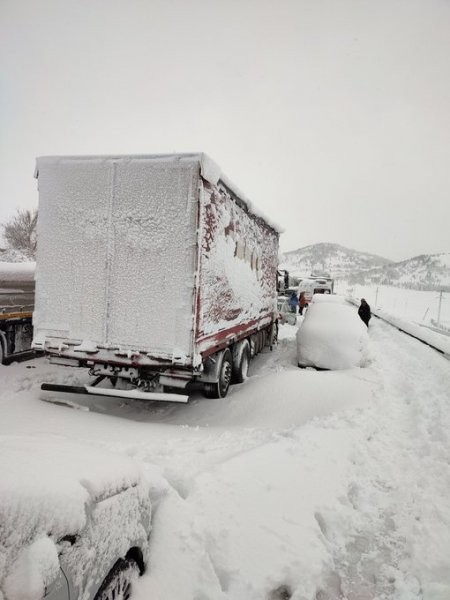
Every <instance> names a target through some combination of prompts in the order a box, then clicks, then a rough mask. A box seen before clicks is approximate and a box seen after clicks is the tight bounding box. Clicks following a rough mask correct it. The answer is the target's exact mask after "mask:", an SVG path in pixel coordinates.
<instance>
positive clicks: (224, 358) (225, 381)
mask: <svg viewBox="0 0 450 600" xmlns="http://www.w3.org/2000/svg"><path fill="white" fill-rule="evenodd" d="M219 360H220V368H219V380H218V381H217V382H216V383H206V384H205V387H204V393H205V396H206V397H207V398H225V396H226V395H227V394H228V389H229V387H230V382H231V375H232V371H233V358H232V356H231V352H230V350H229V349H228V348H226V349H225V350H224V351H223V352H222V354H221V356H220V358H219Z"/></svg>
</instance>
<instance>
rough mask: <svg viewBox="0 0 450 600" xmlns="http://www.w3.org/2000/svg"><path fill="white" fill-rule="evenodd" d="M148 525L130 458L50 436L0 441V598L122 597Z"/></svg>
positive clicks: (138, 565)
mask: <svg viewBox="0 0 450 600" xmlns="http://www.w3.org/2000/svg"><path fill="white" fill-rule="evenodd" d="M150 522H151V504H150V499H149V484H148V482H147V481H146V479H145V478H144V477H143V476H142V475H141V472H140V469H139V467H138V466H137V465H136V463H134V461H133V460H132V459H130V458H128V457H125V456H122V455H117V454H115V453H114V454H113V453H111V452H107V451H105V450H101V449H98V448H94V447H90V446H86V445H81V444H79V443H76V442H71V441H67V440H66V439H63V438H57V437H55V438H52V439H45V438H42V437H37V436H36V437H28V436H2V437H1V438H0V598H3V599H4V600H41V599H42V598H45V600H66V599H67V600H69V598H77V599H78V600H94V599H95V600H108V599H109V598H119V597H120V598H127V597H128V595H127V591H129V588H130V586H131V585H132V581H133V579H134V578H135V577H137V576H138V575H139V574H141V573H142V572H143V571H144V568H145V559H146V555H147V552H148V538H149V534H150Z"/></svg>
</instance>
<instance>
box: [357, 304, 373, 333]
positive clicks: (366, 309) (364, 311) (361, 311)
mask: <svg viewBox="0 0 450 600" xmlns="http://www.w3.org/2000/svg"><path fill="white" fill-rule="evenodd" d="M358 315H359V316H360V317H361V320H362V321H363V322H364V323H365V325H366V326H367V327H369V321H370V317H371V316H372V313H371V312H370V306H369V305H368V304H367V302H366V301H365V300H364V298H361V305H360V307H359V308H358Z"/></svg>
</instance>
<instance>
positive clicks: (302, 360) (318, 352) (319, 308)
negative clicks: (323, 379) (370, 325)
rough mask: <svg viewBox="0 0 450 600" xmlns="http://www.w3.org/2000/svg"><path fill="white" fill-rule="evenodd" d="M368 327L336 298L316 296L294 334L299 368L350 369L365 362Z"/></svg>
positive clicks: (342, 299) (348, 306)
mask: <svg viewBox="0 0 450 600" xmlns="http://www.w3.org/2000/svg"><path fill="white" fill-rule="evenodd" d="M367 341H368V336H367V328H366V326H365V325H364V323H363V322H362V321H361V319H360V318H359V316H358V313H357V310H356V309H355V307H354V306H351V305H350V304H348V303H347V302H346V301H345V299H344V298H343V297H341V296H337V295H324V294H315V295H314V296H313V301H312V303H311V305H310V306H309V309H308V311H307V312H306V316H305V319H304V320H303V322H302V324H301V326H300V327H299V329H298V332H297V358H298V366H299V367H315V368H318V369H350V368H352V367H362V366H364V364H365V362H366V360H367Z"/></svg>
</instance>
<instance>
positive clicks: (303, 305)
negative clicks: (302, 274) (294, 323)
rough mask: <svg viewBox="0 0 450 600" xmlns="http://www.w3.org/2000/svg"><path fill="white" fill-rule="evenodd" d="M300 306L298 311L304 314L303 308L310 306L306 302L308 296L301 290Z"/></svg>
mask: <svg viewBox="0 0 450 600" xmlns="http://www.w3.org/2000/svg"><path fill="white" fill-rule="evenodd" d="M298 306H299V310H298V312H299V313H300V314H301V315H302V314H303V309H304V308H306V307H307V306H308V303H307V302H306V298H305V292H300V297H299V299H298Z"/></svg>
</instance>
